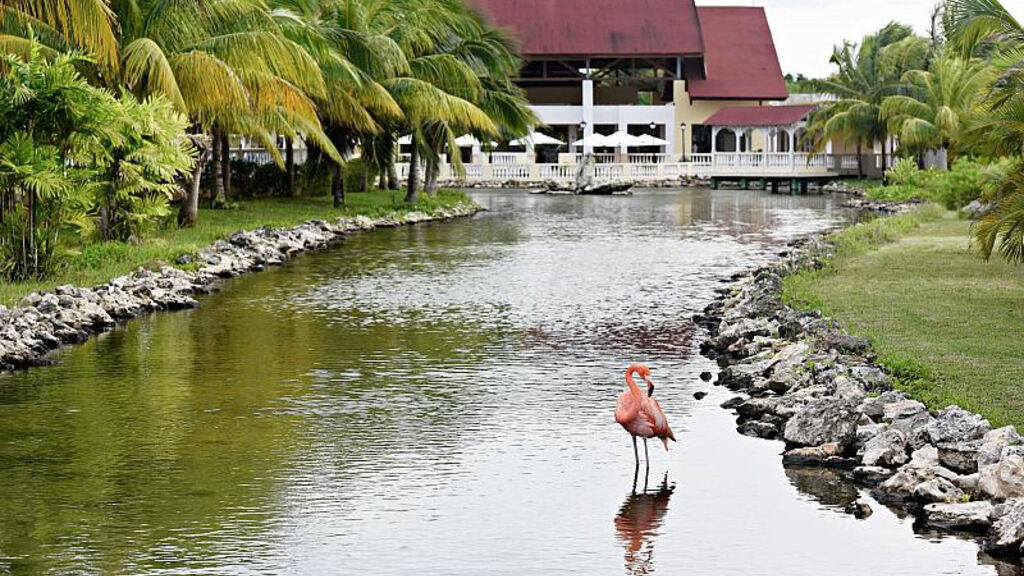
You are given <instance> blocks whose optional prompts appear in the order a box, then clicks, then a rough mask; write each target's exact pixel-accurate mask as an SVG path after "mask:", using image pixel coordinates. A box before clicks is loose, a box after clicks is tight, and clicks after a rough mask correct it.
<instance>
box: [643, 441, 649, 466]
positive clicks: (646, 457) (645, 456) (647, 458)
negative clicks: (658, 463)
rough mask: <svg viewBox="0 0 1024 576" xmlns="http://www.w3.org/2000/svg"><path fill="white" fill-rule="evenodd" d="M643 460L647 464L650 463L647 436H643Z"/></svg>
mask: <svg viewBox="0 0 1024 576" xmlns="http://www.w3.org/2000/svg"><path fill="white" fill-rule="evenodd" d="M644 462H646V463H647V465H648V466H650V465H651V459H650V457H649V456H647V438H644Z"/></svg>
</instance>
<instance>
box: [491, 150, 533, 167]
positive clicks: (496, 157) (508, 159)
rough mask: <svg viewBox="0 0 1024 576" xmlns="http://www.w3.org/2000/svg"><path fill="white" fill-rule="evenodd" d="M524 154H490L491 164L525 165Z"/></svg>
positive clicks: (525, 157)
mask: <svg viewBox="0 0 1024 576" xmlns="http://www.w3.org/2000/svg"><path fill="white" fill-rule="evenodd" d="M526 160H527V156H526V153H525V152H491V164H500V165H505V166H507V165H509V164H526Z"/></svg>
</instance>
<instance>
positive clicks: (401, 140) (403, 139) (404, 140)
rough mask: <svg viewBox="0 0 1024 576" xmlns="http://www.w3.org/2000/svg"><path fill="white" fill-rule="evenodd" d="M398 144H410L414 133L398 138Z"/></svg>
mask: <svg viewBox="0 0 1024 576" xmlns="http://www.w3.org/2000/svg"><path fill="white" fill-rule="evenodd" d="M398 144H399V145H401V146H408V145H409V144H412V134H406V135H405V136H402V137H401V138H399V139H398Z"/></svg>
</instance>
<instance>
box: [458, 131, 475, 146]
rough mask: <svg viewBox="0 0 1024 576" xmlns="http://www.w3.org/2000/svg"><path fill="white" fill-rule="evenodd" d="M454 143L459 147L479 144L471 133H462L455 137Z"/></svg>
mask: <svg viewBox="0 0 1024 576" xmlns="http://www.w3.org/2000/svg"><path fill="white" fill-rule="evenodd" d="M455 145H456V146H458V147H459V148H469V147H472V146H479V145H480V141H479V140H477V139H476V138H474V137H473V135H472V134H463V135H462V136H459V137H458V138H456V139H455Z"/></svg>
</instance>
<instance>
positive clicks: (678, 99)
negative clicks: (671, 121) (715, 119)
mask: <svg viewBox="0 0 1024 576" xmlns="http://www.w3.org/2000/svg"><path fill="white" fill-rule="evenodd" d="M673 93H674V94H675V105H676V122H675V126H674V127H673V129H674V130H676V131H677V133H676V138H675V142H676V145H675V150H674V153H675V154H681V155H689V153H690V150H691V143H692V142H693V139H692V136H693V131H692V130H691V129H690V126H693V125H694V124H703V123H704V121H705V120H707V119H708V118H710V117H711V115H712V114H714V113H715V112H717V111H718V110H719V109H721V108H729V107H732V106H760V105H761V102H759V101H757V100H696V101H691V100H690V96H689V94H687V93H686V81H684V80H677V81H676V82H675V84H674V87H673ZM683 122H685V123H686V126H687V128H686V138H682V132H681V131H680V126H681V125H682V124H683ZM753 145H754V147H753V148H752V149H753V150H756V149H758V148H763V147H764V143H763V142H762V138H761V136H760V135H757V134H756V133H755V135H754V138H753Z"/></svg>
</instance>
